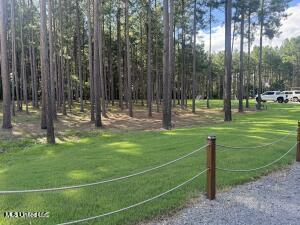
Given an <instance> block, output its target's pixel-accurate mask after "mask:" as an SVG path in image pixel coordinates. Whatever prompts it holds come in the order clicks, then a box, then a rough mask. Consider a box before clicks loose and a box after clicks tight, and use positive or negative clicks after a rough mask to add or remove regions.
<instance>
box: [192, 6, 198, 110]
mask: <svg viewBox="0 0 300 225" xmlns="http://www.w3.org/2000/svg"><path fill="white" fill-rule="evenodd" d="M196 8H197V0H194V21H193V23H194V24H193V84H192V89H193V90H192V92H193V94H192V98H193V105H192V111H193V113H196V41H197V40H196V36H197V31H196V26H197V21H196V19H197V18H196V16H197V14H196Z"/></svg>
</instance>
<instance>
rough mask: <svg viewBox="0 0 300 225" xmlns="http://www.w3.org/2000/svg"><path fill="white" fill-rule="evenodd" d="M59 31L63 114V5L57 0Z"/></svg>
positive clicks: (63, 105)
mask: <svg viewBox="0 0 300 225" xmlns="http://www.w3.org/2000/svg"><path fill="white" fill-rule="evenodd" d="M59 32H60V38H59V43H60V49H59V52H60V57H59V59H60V61H59V64H60V75H61V83H60V84H59V85H60V86H61V98H62V99H61V100H62V112H63V115H65V116H66V115H67V109H66V99H65V98H66V91H65V69H64V41H63V40H64V39H63V37H64V32H63V6H62V1H61V0H59Z"/></svg>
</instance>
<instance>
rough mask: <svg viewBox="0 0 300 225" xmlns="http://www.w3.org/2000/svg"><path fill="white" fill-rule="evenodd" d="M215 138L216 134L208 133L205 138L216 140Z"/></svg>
mask: <svg viewBox="0 0 300 225" xmlns="http://www.w3.org/2000/svg"><path fill="white" fill-rule="evenodd" d="M216 139H217V137H216V135H209V136H208V137H207V140H216Z"/></svg>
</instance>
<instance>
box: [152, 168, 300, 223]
mask: <svg viewBox="0 0 300 225" xmlns="http://www.w3.org/2000/svg"><path fill="white" fill-rule="evenodd" d="M154 224H155V225H197V224H205V225H206V224H207V225H211V224H218V225H227V224H228V225H235V224H239V225H248V224H251V225H252V224H253V225H254V224H255V225H256V224H259V225H273V224H274V225H275V224H276V225H294V224H295V225H296V224H297V225H299V224H300V163H296V164H295V165H293V166H291V168H290V169H287V170H285V171H281V172H278V173H273V174H271V175H269V176H266V177H263V178H261V179H259V180H257V181H255V182H251V183H248V184H245V185H240V186H237V187H235V188H232V189H230V190H229V191H226V192H222V193H218V194H217V199H216V200H215V201H208V200H206V199H205V197H201V198H199V199H198V200H196V201H195V202H194V203H192V204H191V205H190V206H189V207H188V208H185V209H183V210H181V211H180V212H178V213H177V214H175V215H174V216H172V217H171V218H166V219H162V220H159V221H152V222H150V223H148V225H154Z"/></svg>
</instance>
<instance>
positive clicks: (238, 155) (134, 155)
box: [0, 101, 300, 225]
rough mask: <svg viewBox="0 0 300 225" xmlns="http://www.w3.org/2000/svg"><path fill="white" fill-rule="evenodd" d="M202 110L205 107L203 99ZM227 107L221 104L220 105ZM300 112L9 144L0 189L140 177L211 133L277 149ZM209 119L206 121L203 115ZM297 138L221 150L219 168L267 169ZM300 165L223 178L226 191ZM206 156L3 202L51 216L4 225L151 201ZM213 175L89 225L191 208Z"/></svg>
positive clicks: (287, 109)
mask: <svg viewBox="0 0 300 225" xmlns="http://www.w3.org/2000/svg"><path fill="white" fill-rule="evenodd" d="M198 104H201V106H202V105H203V104H204V103H203V102H202V101H201V103H200V102H199V103H198ZM212 105H213V107H220V106H221V101H213V102H212ZM299 109H300V106H298V105H294V104H277V103H274V104H273V103H272V104H269V110H268V111H262V112H250V113H243V114H236V115H235V117H234V121H233V122H232V123H223V124H218V125H205V126H202V127H191V128H184V129H175V130H172V131H152V132H128V133H123V134H119V133H107V132H102V133H100V132H94V133H92V134H88V133H83V134H81V136H80V138H79V137H78V139H77V140H72V141H70V140H69V141H65V142H64V141H62V142H61V143H59V144H57V145H54V146H49V145H46V144H32V143H31V142H30V141H28V140H23V141H17V142H15V143H14V145H13V147H11V146H10V144H12V142H5V141H2V142H1V143H0V146H1V147H2V148H7V149H8V150H9V151H6V152H4V153H1V154H0V190H19V189H36V188H49V187H60V186H66V185H76V184H84V183H88V182H95V181H99V180H104V179H109V178H115V177H119V176H123V175H127V174H131V173H135V172H138V171H141V170H144V169H147V168H151V167H153V166H157V165H159V164H162V163H165V162H168V161H170V160H173V159H176V158H177V157H180V156H182V155H185V154H187V153H189V152H191V151H192V150H195V149H197V148H199V147H200V146H203V145H205V144H206V138H207V136H208V135H209V134H215V135H217V142H218V143H219V144H223V145H233V146H255V145H261V144H265V143H270V142H273V141H275V140H276V139H278V138H280V137H282V136H284V135H286V134H288V133H289V132H290V131H292V130H295V128H296V125H297V120H298V119H299V118H300V116H299ZM199 116H201V115H199ZM295 141H296V135H295V134H293V135H291V136H290V137H288V138H287V139H286V140H284V141H282V142H280V143H278V144H276V145H275V146H271V147H265V148H263V149H257V150H253V149H249V150H242V151H240V150H234V151H224V149H221V148H218V149H217V152H218V153H217V165H218V166H219V167H226V168H232V169H238V168H242V169H248V168H254V167H259V166H262V165H264V164H267V163H269V162H271V161H273V160H275V159H277V158H279V157H280V156H281V155H283V154H284V153H285V152H286V151H287V150H288V149H289V148H290V147H291V146H293V145H294V144H295ZM294 160H295V151H293V153H291V154H289V155H288V156H287V157H286V158H284V159H283V160H282V161H280V162H279V163H277V164H276V165H273V166H271V167H269V168H266V169H264V170H261V171H257V172H251V173H223V172H218V173H217V186H218V190H220V189H222V188H225V187H228V186H232V185H236V184H241V183H244V182H247V181H250V180H252V179H255V178H257V177H259V176H261V175H263V174H266V173H268V172H270V171H273V170H275V169H279V168H281V167H284V166H286V165H287V164H290V163H292V162H293V161H294ZM205 162H206V154H205V152H200V153H197V154H195V155H193V156H191V157H189V158H187V159H185V160H183V161H180V162H179V163H177V164H174V165H171V166H169V167H166V168H163V169H160V170H158V171H153V172H151V173H148V174H145V175H142V176H138V177H134V178H130V179H128V180H122V181H118V182H115V183H110V184H103V185H100V186H95V187H88V188H82V189H78V190H67V191H63V192H53V193H30V194H16V195H8V196H3V195H2V196H1V195H0V212H1V214H2V215H3V212H4V211H42V212H44V211H47V212H50V218H47V219H32V220H29V219H28V220H27V219H26V220H25V219H4V218H3V217H2V216H1V217H0V224H18V225H19V224H41V225H48V224H57V223H63V222H67V221H70V220H76V219H82V218H86V217H90V216H96V215H100V214H103V213H106V212H109V211H114V210H117V209H120V208H123V207H127V206H129V205H131V204H134V203H137V202H140V201H143V200H145V199H148V198H150V197H152V196H155V195H157V194H160V193H161V192H164V191H166V190H168V189H170V188H173V187H175V186H177V185H178V184H180V183H182V182H184V181H185V180H187V179H189V178H191V177H193V176H194V175H196V174H197V173H199V172H200V171H202V170H204V169H205ZM204 187H205V176H201V177H200V178H199V179H197V180H196V181H194V182H192V183H190V184H188V185H187V186H184V187H183V188H181V189H180V190H178V191H175V192H172V193H170V194H169V195H167V196H165V197H162V198H160V199H158V200H155V201H153V202H151V203H147V204H146V205H144V206H139V207H137V208H134V209H131V210H129V211H127V212H122V213H119V214H116V215H112V216H109V217H106V218H103V219H100V220H96V221H92V222H88V223H87V224H105V225H108V224H120V225H121V224H122V225H123V224H124V225H126V224H135V223H138V222H141V221H143V220H148V219H151V218H153V217H155V216H158V215H161V214H164V213H167V212H169V211H172V210H175V209H178V208H180V207H182V206H184V205H185V204H186V203H187V202H188V200H189V199H191V198H193V197H197V196H199V195H200V194H201V193H203V192H204Z"/></svg>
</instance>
